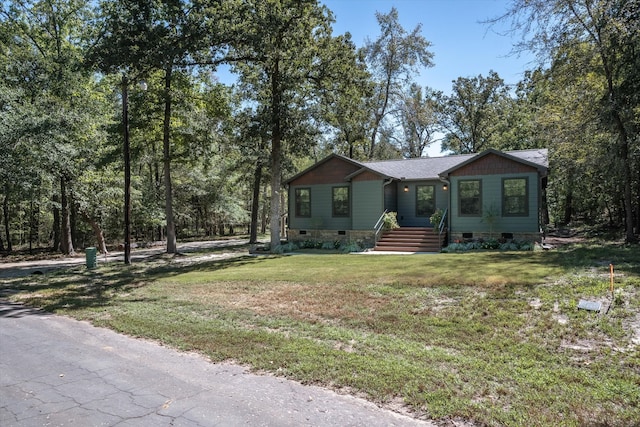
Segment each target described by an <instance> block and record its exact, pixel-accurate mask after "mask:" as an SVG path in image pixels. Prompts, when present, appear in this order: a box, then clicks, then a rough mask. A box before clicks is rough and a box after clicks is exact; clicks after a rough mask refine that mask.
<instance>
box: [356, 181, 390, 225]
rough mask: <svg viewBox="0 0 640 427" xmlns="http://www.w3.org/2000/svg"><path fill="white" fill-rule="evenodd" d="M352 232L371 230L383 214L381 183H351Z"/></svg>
mask: <svg viewBox="0 0 640 427" xmlns="http://www.w3.org/2000/svg"><path fill="white" fill-rule="evenodd" d="M351 189H352V192H351V195H352V198H351V208H352V209H351V212H352V217H353V228H352V229H353V230H372V229H373V226H374V225H375V224H376V221H378V218H380V215H382V212H384V189H383V181H382V180H379V181H377V180H376V181H355V182H352V183H351Z"/></svg>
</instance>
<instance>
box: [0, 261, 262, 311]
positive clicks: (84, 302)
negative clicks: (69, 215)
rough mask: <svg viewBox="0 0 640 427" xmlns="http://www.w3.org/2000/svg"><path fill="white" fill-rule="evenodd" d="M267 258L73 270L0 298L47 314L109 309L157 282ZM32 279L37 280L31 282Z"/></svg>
mask: <svg viewBox="0 0 640 427" xmlns="http://www.w3.org/2000/svg"><path fill="white" fill-rule="evenodd" d="M265 258H266V257H251V256H242V257H236V258H229V259H222V260H211V261H205V262H199V263H194V264H186V263H184V264H179V263H167V262H162V261H158V260H154V259H149V260H145V261H141V262H137V263H134V264H132V265H125V264H108V265H103V266H101V267H100V268H99V269H95V270H87V269H86V268H85V267H84V266H76V267H74V268H70V269H67V270H58V271H56V272H54V273H52V274H45V275H42V276H31V277H28V278H21V279H16V280H14V281H13V283H10V284H8V285H5V286H4V288H3V289H0V295H14V296H17V299H18V300H19V301H20V302H21V303H23V304H27V305H29V306H33V307H40V308H42V309H44V310H46V311H48V312H52V313H56V312H59V311H62V310H64V311H73V310H81V309H86V308H95V307H102V306H106V305H109V304H110V302H111V300H112V299H114V298H119V299H120V300H123V298H122V297H123V295H126V294H127V293H128V292H129V291H133V290H134V289H137V288H141V287H144V286H148V285H149V284H151V283H153V281H154V280H155V279H157V278H160V277H162V278H167V277H171V276H175V275H178V274H184V273H189V272H199V271H200V272H207V271H217V270H223V269H227V268H234V267H239V266H245V265H250V264H259V263H261V262H262V260H264V259H265ZM34 277H37V278H35V279H34ZM157 300H158V299H157V298H155V299H153V298H145V299H142V300H141V299H136V298H134V297H131V298H129V299H127V298H125V299H124V301H127V302H153V301H157Z"/></svg>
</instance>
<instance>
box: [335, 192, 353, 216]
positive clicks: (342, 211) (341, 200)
mask: <svg viewBox="0 0 640 427" xmlns="http://www.w3.org/2000/svg"><path fill="white" fill-rule="evenodd" d="M331 204H332V206H333V216H349V187H333V194H332V196H331Z"/></svg>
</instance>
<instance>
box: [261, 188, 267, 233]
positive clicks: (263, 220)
mask: <svg viewBox="0 0 640 427" xmlns="http://www.w3.org/2000/svg"><path fill="white" fill-rule="evenodd" d="M262 192H263V194H264V195H263V197H262V200H264V201H265V202H264V203H262V218H260V233H262V234H266V233H267V219H268V218H269V205H268V204H267V203H266V200H267V194H268V186H267V184H265V185H264V189H263V190H262Z"/></svg>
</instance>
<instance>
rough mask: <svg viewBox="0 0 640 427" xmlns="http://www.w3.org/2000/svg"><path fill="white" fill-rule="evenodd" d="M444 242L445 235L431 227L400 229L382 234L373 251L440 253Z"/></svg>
mask: <svg viewBox="0 0 640 427" xmlns="http://www.w3.org/2000/svg"><path fill="white" fill-rule="evenodd" d="M445 242H446V233H440V232H439V231H438V229H434V228H433V227H400V228H396V229H393V230H390V231H386V232H384V233H383V234H382V236H381V237H380V239H379V240H378V241H377V242H376V246H375V247H374V249H373V250H374V251H378V252H380V251H385V252H440V250H441V249H442V246H443V244H445Z"/></svg>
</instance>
